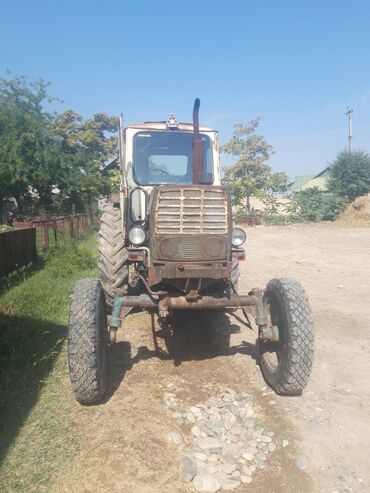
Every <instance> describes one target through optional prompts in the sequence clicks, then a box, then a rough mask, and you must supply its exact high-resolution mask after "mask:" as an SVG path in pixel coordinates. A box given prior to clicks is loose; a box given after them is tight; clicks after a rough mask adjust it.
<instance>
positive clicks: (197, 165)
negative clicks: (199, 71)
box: [193, 98, 204, 185]
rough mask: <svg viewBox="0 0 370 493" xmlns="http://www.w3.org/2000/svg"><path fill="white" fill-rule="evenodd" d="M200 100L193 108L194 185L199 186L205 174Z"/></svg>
mask: <svg viewBox="0 0 370 493" xmlns="http://www.w3.org/2000/svg"><path fill="white" fill-rule="evenodd" d="M199 107H200V99H199V98H197V99H196V100H195V101H194V108H193V133H194V137H193V184H194V185H199V184H200V182H201V178H202V175H203V173H204V157H203V142H202V137H201V136H200V133H199Z"/></svg>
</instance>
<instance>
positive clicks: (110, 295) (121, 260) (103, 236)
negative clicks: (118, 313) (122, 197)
mask: <svg viewBox="0 0 370 493" xmlns="http://www.w3.org/2000/svg"><path fill="white" fill-rule="evenodd" d="M99 271H100V280H101V283H102V286H103V289H104V292H105V296H106V301H107V309H108V311H109V313H110V312H111V310H112V306H113V299H114V296H115V294H117V293H120V294H122V292H123V290H124V288H125V287H126V286H127V283H128V262H127V250H126V248H125V243H124V235H123V231H122V218H121V209H120V208H119V207H114V205H113V204H111V203H107V204H104V205H103V209H102V216H101V224H100V230H99Z"/></svg>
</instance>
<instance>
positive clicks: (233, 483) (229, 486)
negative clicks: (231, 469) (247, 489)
mask: <svg viewBox="0 0 370 493" xmlns="http://www.w3.org/2000/svg"><path fill="white" fill-rule="evenodd" d="M239 486H240V481H238V480H236V479H223V480H222V481H221V488H222V490H223V491H231V490H235V489H236V488H238V487H239Z"/></svg>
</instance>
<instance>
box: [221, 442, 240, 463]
mask: <svg viewBox="0 0 370 493" xmlns="http://www.w3.org/2000/svg"><path fill="white" fill-rule="evenodd" d="M222 452H223V456H224V457H225V458H226V459H232V460H238V459H239V458H240V457H241V455H242V454H241V451H240V448H239V447H238V445H237V444H236V443H230V444H227V445H226V446H224V448H223V451H222Z"/></svg>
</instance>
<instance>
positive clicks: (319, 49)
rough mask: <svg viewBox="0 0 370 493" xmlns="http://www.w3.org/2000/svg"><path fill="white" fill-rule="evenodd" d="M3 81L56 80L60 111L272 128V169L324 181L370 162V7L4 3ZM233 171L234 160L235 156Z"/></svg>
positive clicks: (0, 2) (0, 29) (224, 132)
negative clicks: (364, 155)
mask: <svg viewBox="0 0 370 493" xmlns="http://www.w3.org/2000/svg"><path fill="white" fill-rule="evenodd" d="M0 7H1V8H0V73H1V74H2V75H4V74H5V69H9V70H11V71H12V72H14V73H17V74H24V75H27V76H29V77H30V78H40V77H41V78H43V79H44V80H47V81H51V82H52V86H51V88H50V93H52V94H53V95H55V96H57V97H59V98H61V99H63V100H64V101H65V102H64V104H63V105H58V106H57V108H56V109H58V110H62V109H66V108H73V109H74V110H76V111H78V112H80V113H81V114H82V115H84V116H86V117H87V116H90V115H92V114H93V113H95V112H101V111H103V112H107V113H110V114H119V113H120V112H121V111H123V112H124V114H125V119H126V121H127V122H131V123H132V122H135V121H143V120H153V119H154V120H158V119H164V118H166V117H167V116H168V114H169V113H170V112H171V111H173V112H174V113H175V115H176V116H177V117H178V118H179V119H181V120H185V121H189V120H190V117H191V111H192V104H193V101H194V98H195V97H197V96H198V97H200V99H201V101H202V105H201V122H202V123H204V124H208V125H211V126H214V127H215V128H217V129H218V130H219V131H220V138H221V141H223V142H224V141H226V140H227V139H228V138H230V136H231V133H232V128H233V124H234V123H238V122H243V123H248V122H249V121H250V120H251V119H253V118H255V117H256V116H260V117H261V118H262V121H261V125H260V129H259V131H260V133H262V134H263V135H264V136H265V137H266V138H267V140H268V141H269V142H270V143H271V144H272V145H273V146H274V148H275V150H276V154H275V155H274V156H273V157H272V159H271V162H270V164H271V166H272V167H273V168H274V169H276V170H283V171H287V172H288V174H289V175H290V176H291V177H293V176H294V175H297V174H313V173H316V172H319V171H321V170H322V169H323V167H324V166H325V165H326V164H327V163H328V162H331V161H332V160H333V159H334V158H335V156H336V154H337V153H338V152H339V151H340V150H342V149H343V148H344V146H345V145H346V139H347V120H346V116H345V112H346V107H347V105H349V106H351V107H353V109H354V113H353V129H354V130H353V133H354V140H353V145H354V147H355V148H360V149H363V150H366V151H368V152H370V2H369V1H362V0H352V1H350V0H347V1H344V0H335V1H334V0H321V1H317V0H310V1H308V0H307V1H303V0H302V1H299V0H295V1H279V0H274V1H273V0H270V1H259V2H257V1H254V2H252V1H248V0H244V1H242V0H233V1H228V2H225V1H217V0H213V1H209V0H204V1H198V2H196V1H193V0H187V1H183V2H179V1H174V0H173V1H162V0H156V1H147V0H141V1H136V2H135V1H132V0H131V1H130V2H126V1H124V0H121V1H118V0H106V1H93V0H90V1H89V2H87V1H77V0H75V1H74V2H72V1H70V0H63V1H56V0H48V1H40V0H32V1H29V0H27V1H26V0H24V1H21V0H11V1H10V0H0ZM224 162H230V159H229V158H226V159H225V160H224Z"/></svg>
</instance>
